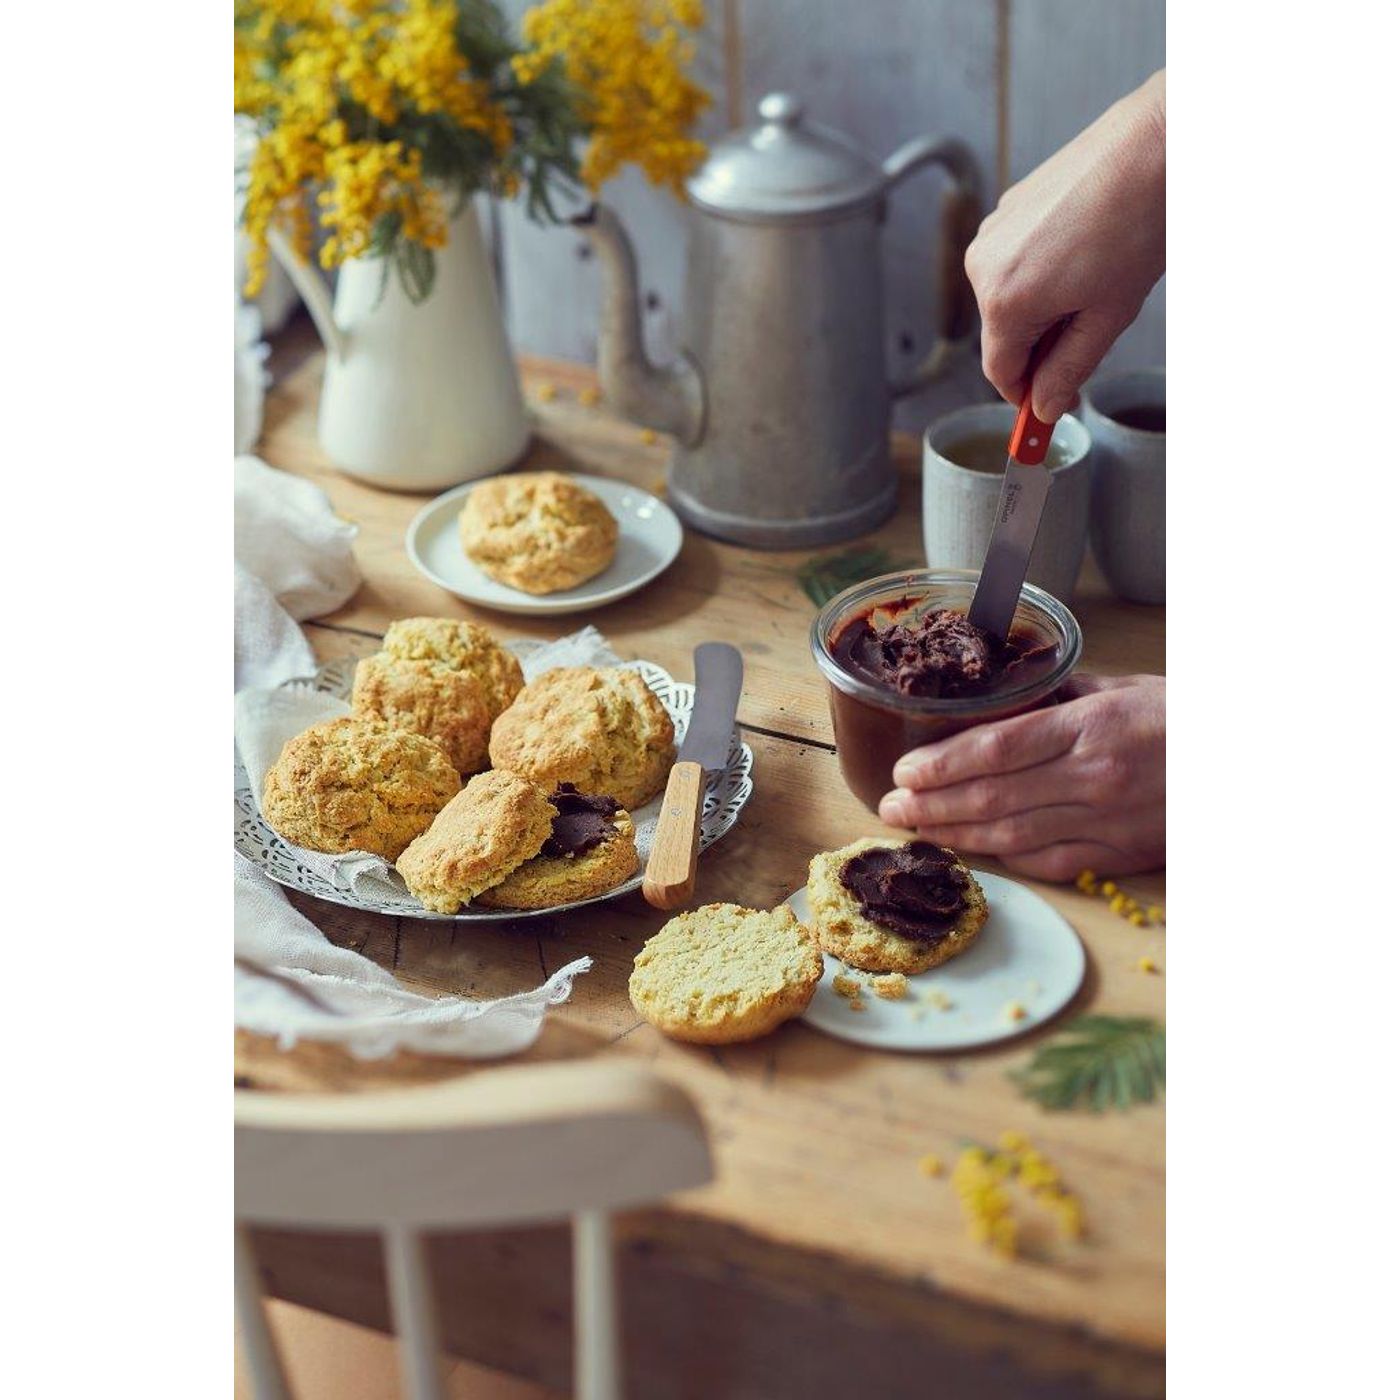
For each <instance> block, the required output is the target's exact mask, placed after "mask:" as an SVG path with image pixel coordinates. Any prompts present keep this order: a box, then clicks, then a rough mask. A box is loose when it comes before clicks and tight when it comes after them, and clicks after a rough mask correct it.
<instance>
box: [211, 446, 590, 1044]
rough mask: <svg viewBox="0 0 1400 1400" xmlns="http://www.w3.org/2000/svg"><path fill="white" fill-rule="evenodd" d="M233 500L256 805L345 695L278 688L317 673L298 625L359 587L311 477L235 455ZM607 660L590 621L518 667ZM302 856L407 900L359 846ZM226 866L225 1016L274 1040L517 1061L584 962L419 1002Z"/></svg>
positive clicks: (242, 679) (241, 867)
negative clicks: (535, 978)
mask: <svg viewBox="0 0 1400 1400" xmlns="http://www.w3.org/2000/svg"><path fill="white" fill-rule="evenodd" d="M234 494H235V502H236V505H235V517H234V518H235V527H236V531H237V538H236V545H235V554H236V562H235V566H234V614H235V618H234V620H235V643H234V659H235V687H234V688H235V691H236V694H235V696H234V740H235V743H236V744H237V747H238V752H239V756H240V757H241V758H242V760H243V764H244V767H245V768H246V769H247V770H248V775H249V780H250V783H251V786H252V789H253V792H254V793H255V794H257V795H258V796H259V797H260V796H261V794H262V786H263V778H264V776H265V775H266V773H267V770H268V768H269V767H270V766H271V765H272V763H274V762H275V761H276V759H277V755H278V754H279V753H280V752H281V751H282V745H283V744H284V743H285V742H286V741H287V740H288V739H289V738H291V737H292V735H294V734H298V733H300V732H301V730H303V729H305V728H306V727H307V726H308V725H311V724H315V723H316V722H317V721H319V720H322V719H329V718H333V717H334V716H336V715H340V714H345V713H348V709H349V707H348V706H347V705H346V704H345V702H344V701H343V700H337V699H335V698H334V697H332V696H329V695H322V694H320V693H319V692H317V691H316V690H315V689H314V688H313V687H312V686H311V685H309V684H300V685H298V684H292V685H288V686H285V687H283V686H281V685H280V683H281V682H283V681H288V680H292V679H294V678H296V677H307V676H310V675H311V674H312V673H313V672H314V671H315V669H316V668H315V661H314V658H313V656H312V652H311V648H310V646H309V645H308V644H307V642H306V639H305V637H304V636H302V633H301V628H300V627H298V626H297V624H296V622H295V621H294V620H293V619H294V618H304V617H315V616H318V615H319V614H321V613H325V612H330V611H332V610H333V609H335V608H337V607H339V606H340V604H341V603H343V602H344V601H345V600H346V599H347V598H349V597H350V596H351V594H353V593H354V591H355V589H356V588H358V587H359V582H360V572H359V569H358V567H357V566H356V564H355V558H354V554H353V552H352V543H353V541H354V538H355V533H356V532H355V527H354V526H352V525H348V524H346V523H345V522H344V521H342V520H340V519H339V518H338V517H337V516H336V515H335V513H334V511H333V510H332V509H331V505H330V501H329V500H328V499H327V497H326V495H325V493H324V492H323V491H321V490H320V489H318V488H317V487H316V486H313V485H312V484H311V483H310V482H308V481H304V480H301V479H299V478H297V477H291V476H287V475H286V474H284V473H282V472H278V471H274V470H273V469H272V468H271V467H269V466H267V465H266V464H265V463H264V462H261V461H259V460H258V459H257V458H256V457H240V458H238V459H236V460H235V462H234ZM616 661H617V657H616V655H615V654H614V653H613V652H612V650H611V649H610V648H609V647H608V645H607V643H606V642H604V640H603V638H602V637H601V636H600V635H599V634H598V632H597V631H596V630H594V629H593V628H591V627H589V628H585V629H584V630H583V631H582V632H579V633H575V634H574V635H573V636H571V637H566V638H563V639H561V641H559V642H556V643H553V644H551V645H550V646H548V647H546V648H543V649H542V650H541V651H540V652H539V653H537V654H536V656H534V657H532V658H530V659H529V660H528V661H526V662H525V663H524V669H525V672H526V675H527V676H531V675H537V674H539V672H540V671H542V670H546V669H548V668H549V667H550V666H573V665H612V664H615V663H616ZM299 857H300V859H301V860H302V861H303V862H304V863H306V864H307V865H313V866H316V868H318V869H319V870H321V871H322V873H324V874H326V875H327V878H330V879H334V880H335V881H336V882H337V883H339V884H341V885H343V887H345V888H347V889H350V890H373V889H374V888H376V887H378V888H379V889H381V890H382V889H384V888H389V889H391V890H393V891H394V892H395V893H397V894H398V895H400V896H402V895H403V894H404V893H405V891H404V886H403V883H402V881H401V880H400V879H399V876H398V875H397V873H396V872H395V871H394V870H393V869H392V867H390V866H389V865H388V863H387V862H386V861H384V860H382V859H380V857H378V856H375V855H370V854H368V853H367V852H358V853H351V854H349V855H344V856H327V855H322V854H320V853H319V852H315V851H306V850H301V851H299ZM234 862H235V863H234V881H233V904H234V1022H235V1024H236V1025H239V1026H241V1027H243V1028H244V1029H245V1030H249V1031H252V1032H255V1033H256V1034H259V1035H269V1036H276V1037H277V1038H278V1040H279V1042H280V1043H281V1044H282V1045H283V1046H290V1045H293V1044H295V1043H296V1041H297V1040H299V1039H302V1038H306V1039H312V1040H326V1041H335V1042H336V1043H338V1044H341V1045H344V1046H345V1047H346V1048H347V1049H348V1050H350V1052H351V1053H352V1054H354V1055H357V1056H360V1057H362V1058H366V1059H370V1058H377V1057H381V1056H385V1055H391V1054H393V1053H394V1052H395V1051H396V1050H398V1049H400V1048H404V1049H410V1050H416V1051H419V1052H420V1053H423V1054H436V1055H453V1056H462V1057H466V1058H473V1059H475V1058H489V1057H494V1056H498V1055H511V1054H515V1053H517V1052H519V1051H521V1050H524V1049H525V1048H526V1047H527V1046H529V1045H530V1044H532V1043H533V1041H534V1040H535V1038H536V1037H537V1036H538V1035H539V1031H540V1026H541V1025H542V1024H543V1022H544V1017H545V1014H546V1012H547V1011H548V1010H549V1008H550V1007H551V1006H554V1005H557V1004H558V1003H559V1002H562V1001H566V1000H567V999H568V997H569V994H570V992H571V990H572V988H573V980H574V978H575V977H577V976H579V975H580V974H581V973H584V972H587V971H588V969H589V968H590V967H592V965H593V960H592V959H591V958H576V959H575V960H574V961H573V962H571V963H569V964H568V965H567V966H565V967H562V968H560V969H559V971H557V972H556V973H554V975H553V976H552V977H549V978H547V979H546V980H545V982H544V983H543V984H542V985H541V986H539V987H536V988H534V989H533V990H531V991H525V992H521V993H519V994H518V995H516V996H510V997H503V998H501V999H499V1000H497V1001H471V1000H468V999H466V998H463V997H426V996H420V995H419V994H418V993H417V992H411V991H409V989H408V988H407V987H404V986H402V985H400V983H399V982H397V981H396V980H395V978H394V977H393V975H392V974H391V973H389V972H386V971H385V970H384V969H383V968H382V967H380V966H379V965H378V964H377V963H374V962H371V961H370V959H368V958H366V957H362V956H361V955H360V954H359V953H354V952H351V951H350V950H349V949H348V948H339V947H337V946H336V945H335V944H333V943H331V942H330V941H329V940H328V939H327V938H326V937H325V935H324V934H323V933H322V932H321V931H320V930H319V929H318V928H317V927H316V926H315V925H314V924H312V923H311V922H310V921H309V920H307V919H305V918H303V917H302V916H301V915H300V914H299V913H298V912H297V911H296V910H295V909H293V908H292V906H291V904H290V903H289V902H288V900H287V897H286V895H285V894H283V892H282V890H281V889H280V888H279V887H278V886H276V885H274V884H273V883H272V881H270V880H269V879H268V878H267V877H266V876H265V875H263V873H262V872H261V871H260V870H259V869H258V868H257V866H256V865H254V864H253V862H251V861H249V860H247V859H246V858H245V857H243V856H241V855H238V854H236V853H235V856H234Z"/></svg>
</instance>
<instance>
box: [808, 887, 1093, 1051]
mask: <svg viewBox="0 0 1400 1400" xmlns="http://www.w3.org/2000/svg"><path fill="white" fill-rule="evenodd" d="M976 874H977V883H978V884H979V885H981V886H982V889H983V891H984V892H985V894H986V896H987V907H988V914H987V922H986V924H985V925H984V927H983V929H982V932H981V933H980V934H979V935H978V936H977V941H976V942H975V943H974V944H973V945H972V947H971V948H969V949H968V950H967V952H965V953H959V954H958V956H957V957H955V958H950V959H949V960H948V961H947V962H946V963H944V964H943V965H942V966H941V967H935V968H933V969H932V970H931V971H929V972H921V973H919V975H918V976H917V977H911V978H910V979H909V994H908V996H907V997H905V998H904V999H903V1000H901V1001H885V1000H883V999H882V998H881V997H878V996H876V995H875V993H874V991H873V990H872V989H871V988H870V987H868V986H866V987H864V988H863V990H862V995H861V1003H862V1005H863V1006H864V1008H865V1009H864V1010H862V1011H852V1010H851V1009H850V1007H849V1006H847V1004H846V999H845V998H844V997H841V996H838V995H837V994H836V992H835V991H834V990H833V989H832V985H831V984H832V979H833V978H834V977H835V976H836V975H837V973H839V972H843V971H848V969H846V968H845V967H844V965H843V964H842V963H841V961H840V960H839V959H838V958H834V957H832V956H831V955H830V954H829V953H824V954H823V955H822V959H823V962H824V963H825V969H824V970H823V973H822V980H821V984H820V985H819V986H818V987H817V990H816V994H815V995H814V996H813V997H812V1003H811V1005H810V1006H809V1007H808V1008H807V1010H806V1012H805V1013H804V1014H803V1017H802V1019H803V1020H804V1021H806V1022H807V1023H808V1025H812V1026H815V1027H816V1028H817V1029H818V1030H823V1031H826V1032H827V1034H828V1035H834V1036H838V1037H839V1038H840V1039H842V1040H853V1041H855V1042H856V1043H857V1044H859V1045H872V1046H874V1047H876V1048H877V1049H880V1050H968V1049H971V1048H972V1047H974V1046H978V1045H991V1044H993V1043H995V1042H996V1041H998V1040H1007V1039H1009V1038H1010V1037H1011V1036H1016V1035H1023V1034H1025V1032H1026V1031H1028V1030H1032V1029H1034V1028H1035V1027H1036V1026H1039V1025H1042V1024H1043V1023H1044V1022H1046V1021H1048V1020H1049V1019H1050V1018H1051V1017H1052V1016H1054V1015H1055V1014H1056V1013H1057V1012H1059V1011H1061V1010H1063V1008H1064V1007H1065V1006H1066V1005H1067V1004H1068V1003H1069V1001H1070V1000H1071V998H1072V997H1073V996H1074V994H1075V993H1076V992H1077V991H1078V990H1079V984H1080V983H1081V982H1082V981H1083V980H1084V948H1083V945H1082V944H1081V943H1080V941H1079V936H1078V935H1077V934H1076V933H1075V931H1074V930H1073V929H1072V928H1071V927H1070V926H1069V924H1067V923H1066V922H1065V921H1064V919H1063V918H1061V917H1060V915H1059V914H1057V913H1056V912H1055V910H1054V909H1053V908H1051V906H1050V905H1049V904H1047V903H1046V902H1045V901H1044V900H1043V899H1041V897H1040V896H1039V895H1038V894H1034V893H1032V892H1031V891H1030V890H1028V889H1027V888H1026V887H1025V886H1024V885H1018V884H1017V883H1016V882H1015V881H1014V880H1008V879H1007V878H1006V877H1005V876H1004V875H988V874H985V873H984V872H983V871H980V870H979V871H977V872H976ZM786 902H787V903H788V904H790V905H791V906H792V909H793V912H794V913H795V914H796V915H797V917H798V918H799V919H801V920H802V921H803V922H804V923H805V922H806V920H807V919H808V918H809V917H810V915H811V906H810V905H809V904H808V903H807V887H806V886H805V885H804V886H803V887H802V888H801V889H800V890H798V891H796V892H795V893H794V894H792V895H791V896H789V898H788V899H787V901H786ZM849 975H850V976H852V977H854V978H856V979H857V980H860V979H862V978H868V977H869V976H870V974H868V973H860V972H855V971H853V970H852V971H850V972H849ZM930 992H934V993H938V992H941V993H942V994H943V996H944V997H945V998H946V999H947V1002H948V1003H949V1004H948V1007H947V1009H946V1010H941V1009H940V1008H939V1007H938V1006H936V1005H933V1004H931V1002H930V1001H929V1000H927V999H926V998H927V996H928V994H929V993H930ZM1013 1004H1014V1005H1018V1006H1020V1007H1022V1008H1024V1010H1025V1013H1026V1014H1025V1016H1024V1017H1022V1018H1021V1019H1019V1020H1013V1019H1012V1018H1011V1016H1010V1015H1008V1008H1009V1007H1010V1006H1012V1005H1013Z"/></svg>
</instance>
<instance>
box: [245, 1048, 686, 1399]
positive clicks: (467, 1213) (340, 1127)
mask: <svg viewBox="0 0 1400 1400" xmlns="http://www.w3.org/2000/svg"><path fill="white" fill-rule="evenodd" d="M234 1152H235V1167H236V1175H235V1214H236V1216H237V1220H238V1228H237V1238H236V1241H235V1247H236V1261H235V1262H236V1287H237V1297H238V1306H239V1315H240V1321H241V1323H242V1327H243V1334H244V1346H245V1350H246V1353H247V1359H248V1365H249V1370H250V1372H251V1373H252V1375H253V1378H254V1382H255V1385H256V1387H257V1393H258V1396H259V1400H287V1397H288V1396H289V1392H288V1390H287V1385H286V1380H285V1376H284V1373H283V1371H282V1368H281V1365H280V1363H279V1360H278V1358H277V1354H276V1348H275V1345H274V1343H273V1341H272V1337H271V1334H270V1332H269V1331H268V1328H267V1325H266V1320H265V1317H264V1314H263V1311H262V1294H261V1287H260V1284H259V1280H258V1275H257V1267H256V1263H255V1261H254V1259H253V1255H252V1251H251V1248H250V1246H249V1243H248V1239H247V1235H246V1233H245V1228H244V1227H245V1226H247V1225H271V1226H282V1227H292V1228H299V1229H323V1230H366V1229H373V1230H376V1231H378V1232H379V1233H380V1234H381V1236H382V1238H383V1241H384V1249H385V1262H386V1266H387V1271H388V1277H389V1295H390V1303H391V1306H392V1311H393V1318H394V1326H395V1330H396V1332H397V1333H398V1336H399V1342H400V1349H401V1355H402V1364H403V1372H404V1380H405V1391H406V1393H407V1394H408V1395H410V1396H411V1397H413V1400H439V1397H440V1396H441V1395H442V1382H441V1372H440V1351H441V1348H440V1345H439V1332H438V1326H437V1313H436V1308H435V1306H434V1302H433V1297H432V1287H431V1281H430V1279H429V1275H428V1270H427V1265H426V1255H425V1252H424V1242H423V1236H424V1234H425V1233H427V1232H430V1231H432V1230H436V1229H461V1228H471V1227H474V1226H475V1227H484V1226H506V1225H521V1224H530V1223H534V1222H542V1221H548V1220H559V1219H564V1218H569V1219H571V1220H572V1222H573V1234H574V1336H575V1357H574V1368H575V1393H576V1395H577V1396H578V1398H579V1400H619V1397H620V1395H621V1364H620V1358H619V1348H618V1317H617V1304H616V1288H615V1282H614V1274H613V1260H612V1247H611V1239H610V1229H609V1220H608V1216H609V1213H610V1212H612V1211H615V1210H621V1209H625V1208H627V1207H631V1206H637V1205H642V1204H645V1203H648V1202H653V1201H656V1200H659V1199H660V1198H661V1197H663V1196H666V1195H669V1194H670V1193H671V1192H673V1191H679V1190H683V1189H685V1188H687V1187H691V1186H699V1185H702V1184H703V1183H704V1182H706V1181H708V1180H709V1179H710V1175H711V1166H710V1156H709V1149H708V1147H707V1145H706V1141H705V1134H704V1129H703V1126H702V1124H701V1122H700V1117H699V1115H698V1113H697V1112H696V1110H695V1107H694V1104H693V1103H692V1102H691V1101H690V1099H689V1098H688V1097H687V1096H686V1095H685V1094H684V1093H683V1092H682V1091H681V1090H680V1089H678V1088H676V1087H674V1086H673V1085H670V1084H667V1083H666V1082H665V1081H664V1080H662V1079H659V1078H658V1077H657V1076H656V1075H654V1074H651V1073H650V1072H648V1071H646V1070H644V1069H641V1068H640V1067H637V1066H631V1065H621V1064H613V1063H605V1062H602V1061H592V1060H589V1061H581V1062H573V1063H567V1064H550V1065H528V1066H518V1067H510V1068H502V1069H492V1070H484V1071H481V1072H480V1073H477V1074H474V1075H468V1076H464V1077H462V1078H460V1079H453V1080H448V1081H446V1082H444V1083H441V1084H436V1085H431V1086H428V1087H424V1088H414V1089H403V1090H396V1091H392V1092H387V1093H369V1094H333V1095H291V1094H263V1093H256V1092H251V1091H240V1092H238V1093H237V1094H236V1095H235V1099H234Z"/></svg>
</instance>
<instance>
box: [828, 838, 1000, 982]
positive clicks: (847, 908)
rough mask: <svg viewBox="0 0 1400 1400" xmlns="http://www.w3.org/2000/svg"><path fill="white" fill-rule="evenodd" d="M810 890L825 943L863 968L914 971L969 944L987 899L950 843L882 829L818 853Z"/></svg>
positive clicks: (850, 963) (984, 914)
mask: <svg viewBox="0 0 1400 1400" xmlns="http://www.w3.org/2000/svg"><path fill="white" fill-rule="evenodd" d="M807 895H808V898H809V900H810V902H811V907H812V929H813V932H815V934H816V935H817V940H818V942H820V944H821V946H822V947H823V948H824V949H825V950H826V951H827V952H828V953H831V954H832V955H833V956H835V957H838V958H840V959H841V961H842V962H844V963H845V964H847V966H849V967H856V968H860V969H861V970H862V971H863V972H902V973H904V974H905V975H906V976H910V975H912V974H914V973H918V972H926V971H928V969H929V968H931V967H937V966H938V964H939V963H944V962H947V961H948V959H949V958H952V957H956V956H957V955H958V954H959V953H961V952H962V951H963V950H964V949H965V948H967V947H968V946H969V945H970V944H971V943H972V942H973V940H974V939H975V938H976V937H977V935H978V934H979V933H980V932H981V931H982V926H983V924H985V923H986V922H987V899H986V896H985V895H984V894H983V893H982V887H981V886H980V885H979V884H978V883H977V881H976V879H975V878H974V877H973V874H972V872H971V871H970V870H969V869H968V868H967V866H965V865H964V864H963V863H962V862H961V861H960V860H959V859H958V857H957V855H956V854H955V853H954V852H953V851H950V850H948V849H947V847H945V846H935V845H934V844H933V843H932V842H931V841H894V840H889V839H883V838H878V837H871V838H867V839H865V840H863V841H855V842H852V844H851V845H849V846H843V847H842V848H841V849H840V850H839V851H823V852H822V853H821V854H819V855H816V856H813V857H812V862H811V865H810V867H809V869H808V882H807Z"/></svg>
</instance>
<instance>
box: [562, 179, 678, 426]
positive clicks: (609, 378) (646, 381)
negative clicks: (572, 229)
mask: <svg viewBox="0 0 1400 1400" xmlns="http://www.w3.org/2000/svg"><path fill="white" fill-rule="evenodd" d="M573 222H574V225H575V226H576V227H577V228H579V229H581V230H582V232H583V233H584V234H585V235H586V236H587V238H588V239H589V241H590V242H591V243H592V245H593V247H594V248H595V249H596V250H597V253H598V261H599V263H600V264H601V265H602V269H603V305H602V309H601V312H600V314H599V318H598V375H599V377H600V379H601V380H602V382H603V392H604V393H605V394H606V395H607V397H608V400H609V402H610V403H611V404H612V405H613V406H614V407H615V408H616V409H617V410H618V411H619V412H621V413H623V414H625V415H626V416H627V417H628V418H630V419H631V420H632V421H633V422H634V423H639V424H641V425H642V426H643V427H646V428H656V429H657V430H658V431H660V432H663V433H670V434H672V435H673V436H674V437H676V438H677V439H678V440H679V441H680V442H681V443H683V444H684V445H685V446H687V447H693V446H694V445H695V444H696V443H697V442H699V441H700V435H701V433H702V431H703V429H704V420H705V391H704V383H703V380H702V379H701V376H700V371H699V369H698V368H697V367H696V365H695V363H694V362H693V361H692V360H691V359H690V357H689V356H688V355H686V354H685V353H684V351H682V352H681V354H680V355H679V356H678V357H677V358H676V360H675V361H674V362H673V363H672V364H669V365H654V364H652V362H651V361H650V360H649V359H648V358H647V354H646V350H645V348H644V347H643V343H642V316H641V302H640V297H639V296H638V291H637V260H636V257H635V256H634V255H633V252H632V242H631V240H630V239H629V238H628V237H627V233H626V230H625V229H624V228H623V227H622V224H621V222H620V221H619V219H618V217H617V215H616V214H614V213H613V211H612V210H611V209H609V208H608V207H607V205H605V204H595V205H594V206H593V207H592V208H591V209H590V210H589V211H588V212H587V213H585V214H581V215H580V216H579V217H578V218H576V219H575V220H574V221H573Z"/></svg>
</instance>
